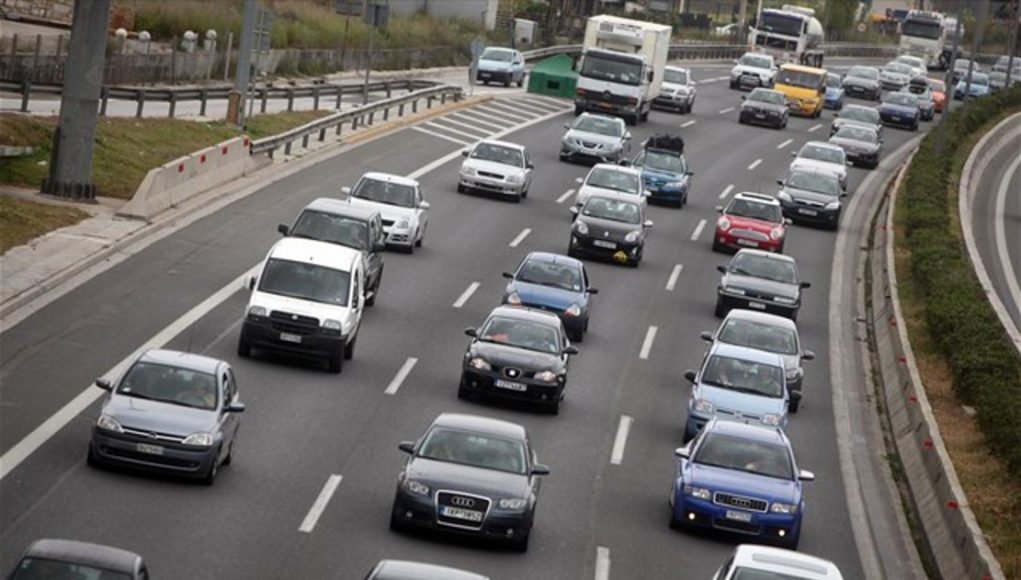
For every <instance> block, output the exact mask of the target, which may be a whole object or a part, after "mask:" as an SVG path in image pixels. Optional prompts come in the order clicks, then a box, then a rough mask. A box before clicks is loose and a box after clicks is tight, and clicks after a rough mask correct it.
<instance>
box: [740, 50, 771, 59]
mask: <svg viewBox="0 0 1021 580" xmlns="http://www.w3.org/2000/svg"><path fill="white" fill-rule="evenodd" d="M748 55H752V56H764V57H766V58H768V59H771V60H772V58H773V55H771V54H769V53H765V52H762V51H761V50H749V51H747V52H745V53H744V54H742V55H741V58H744V57H746V56H748Z"/></svg>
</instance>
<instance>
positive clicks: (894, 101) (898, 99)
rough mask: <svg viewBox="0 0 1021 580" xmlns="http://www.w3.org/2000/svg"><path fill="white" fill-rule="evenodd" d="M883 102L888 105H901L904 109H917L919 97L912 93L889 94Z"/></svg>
mask: <svg viewBox="0 0 1021 580" xmlns="http://www.w3.org/2000/svg"><path fill="white" fill-rule="evenodd" d="M883 102H884V103H886V104H888V105H900V106H902V107H917V106H918V97H916V96H914V95H912V94H911V93H889V94H887V95H886V98H885V99H883Z"/></svg>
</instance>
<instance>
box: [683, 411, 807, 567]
mask: <svg viewBox="0 0 1021 580" xmlns="http://www.w3.org/2000/svg"><path fill="white" fill-rule="evenodd" d="M674 453H675V455H676V456H677V459H678V461H677V472H676V475H675V476H674V484H673V489H672V491H671V493H670V508H671V510H672V513H671V516H670V527H672V528H674V529H680V530H688V529H695V528H702V529H716V530H721V531H724V532H731V533H736V534H738V535H743V536H753V537H755V538H758V539H760V540H762V541H764V542H773V543H777V544H780V545H781V546H783V547H785V548H788V549H791V550H795V549H797V547H798V539H799V538H800V536H801V516H802V512H803V511H804V509H805V500H804V497H803V495H802V489H801V487H802V483H801V482H803V481H812V480H814V479H815V475H813V474H812V472H810V471H804V470H799V469H798V466H797V463H795V461H794V452H793V451H792V450H791V444H790V441H789V440H788V439H787V436H786V435H784V432H783V430H782V429H780V428H779V427H772V428H770V427H762V426H757V425H746V424H744V423H738V422H734V421H725V420H721V419H713V420H712V421H710V422H709V424H708V425H706V426H705V428H704V429H703V430H702V431H701V433H700V434H699V436H698V437H697V438H695V439H694V440H693V441H692V442H691V443H689V444H688V445H687V446H686V447H681V448H680V449H678V450H677V451H675V452H674Z"/></svg>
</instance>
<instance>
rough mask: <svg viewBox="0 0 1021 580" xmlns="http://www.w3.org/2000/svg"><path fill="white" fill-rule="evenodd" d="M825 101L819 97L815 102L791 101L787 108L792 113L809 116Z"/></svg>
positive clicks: (820, 107) (821, 106)
mask: <svg viewBox="0 0 1021 580" xmlns="http://www.w3.org/2000/svg"><path fill="white" fill-rule="evenodd" d="M824 104H825V101H824V100H823V99H820V100H818V101H815V102H811V101H797V100H793V101H791V104H790V107H789V110H790V112H791V114H792V115H799V116H801V117H811V116H813V115H815V114H816V113H817V112H819V110H821V109H822V108H823V105H824Z"/></svg>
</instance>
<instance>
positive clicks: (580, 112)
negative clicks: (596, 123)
mask: <svg viewBox="0 0 1021 580" xmlns="http://www.w3.org/2000/svg"><path fill="white" fill-rule="evenodd" d="M583 112H585V110H584V109H582V108H581V107H579V106H578V105H575V106H574V116H575V117H577V116H578V115H580V114H582V113H583Z"/></svg>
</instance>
